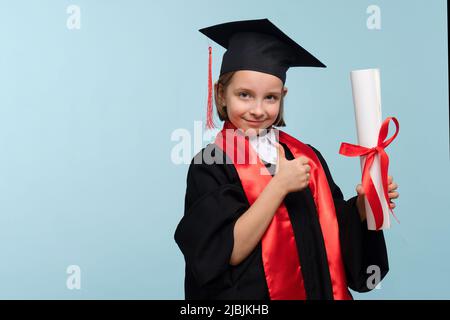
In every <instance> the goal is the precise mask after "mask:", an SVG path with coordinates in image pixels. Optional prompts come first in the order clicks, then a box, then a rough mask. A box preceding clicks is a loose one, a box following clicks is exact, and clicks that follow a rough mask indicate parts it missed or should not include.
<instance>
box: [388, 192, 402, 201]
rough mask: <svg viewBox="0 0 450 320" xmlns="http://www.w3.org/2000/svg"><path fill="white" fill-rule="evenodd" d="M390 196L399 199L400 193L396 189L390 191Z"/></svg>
mask: <svg viewBox="0 0 450 320" xmlns="http://www.w3.org/2000/svg"><path fill="white" fill-rule="evenodd" d="M388 196H389V199H397V198H398V197H399V196H400V194H399V193H398V192H397V191H394V192H389V193H388Z"/></svg>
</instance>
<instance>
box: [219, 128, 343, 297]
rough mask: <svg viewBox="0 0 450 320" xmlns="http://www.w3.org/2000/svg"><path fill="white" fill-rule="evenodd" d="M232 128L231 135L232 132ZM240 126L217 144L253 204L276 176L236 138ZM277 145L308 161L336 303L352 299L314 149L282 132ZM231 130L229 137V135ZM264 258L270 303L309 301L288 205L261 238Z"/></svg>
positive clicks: (327, 189) (243, 140) (324, 179)
mask: <svg viewBox="0 0 450 320" xmlns="http://www.w3.org/2000/svg"><path fill="white" fill-rule="evenodd" d="M226 129H232V130H231V133H234V134H230V130H226ZM236 129H237V128H236V127H235V126H234V125H233V124H232V123H231V122H230V121H225V123H224V126H223V129H222V130H221V131H220V132H219V133H218V134H217V136H216V140H215V144H216V145H217V146H219V147H220V148H221V149H222V150H223V151H224V152H225V153H226V154H227V155H228V157H229V158H230V159H231V161H232V162H233V165H234V166H235V168H236V170H237V172H238V175H239V178H240V180H241V183H242V186H243V188H244V191H245V195H246V196H247V199H248V202H249V204H250V205H252V204H253V203H254V202H255V200H256V199H257V198H258V196H259V194H260V193H261V192H262V191H263V190H264V188H265V187H266V185H267V184H268V183H269V181H270V179H272V176H271V175H270V173H269V172H268V170H267V168H266V167H265V166H264V164H263V163H262V162H261V160H260V159H259V157H258V155H257V153H256V151H255V150H253V148H252V147H251V146H250V143H249V141H248V136H245V135H243V134H238V133H236ZM274 130H277V132H278V133H279V141H280V142H282V143H284V144H286V145H287V146H288V148H289V150H290V151H291V152H292V154H293V155H294V157H295V158H298V157H299V156H301V155H303V156H305V157H307V158H308V159H309V165H310V166H311V171H310V182H309V188H310V189H311V193H312V195H313V197H314V202H315V204H316V209H317V214H318V217H319V222H320V227H321V230H322V234H323V239H324V243H325V249H326V254H327V260H328V267H329V271H330V276H331V284H332V288H333V298H334V299H336V300H343V299H351V296H350V295H349V293H348V290H347V281H346V277H345V270H344V264H343V262H342V258H341V248H340V241H339V229H338V223H337V218H336V212H335V208H334V202H333V197H332V195H331V191H330V187H329V185H328V180H327V177H326V175H325V172H324V170H323V168H322V166H321V163H320V160H319V158H318V157H317V155H316V154H315V152H314V150H312V149H311V148H310V147H308V146H307V145H305V144H304V143H302V142H300V141H299V140H297V139H295V138H294V137H292V136H290V135H288V134H287V133H285V132H283V131H281V130H278V129H274ZM227 131H228V134H227ZM262 259H263V266H264V273H265V277H266V282H267V286H268V289H269V295H270V299H272V300H292V299H301V300H303V299H306V298H307V296H306V292H305V287H304V283H303V275H302V271H301V264H300V259H299V256H298V251H297V245H296V242H295V238H294V231H293V229H292V225H291V221H290V218H289V214H288V211H287V209H286V206H285V205H284V203H281V205H280V206H279V208H278V209H277V211H276V212H275V215H274V217H273V219H272V222H271V223H270V225H269V227H268V228H267V230H266V232H265V233H264V235H263V238H262Z"/></svg>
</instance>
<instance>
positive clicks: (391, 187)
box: [388, 182, 398, 191]
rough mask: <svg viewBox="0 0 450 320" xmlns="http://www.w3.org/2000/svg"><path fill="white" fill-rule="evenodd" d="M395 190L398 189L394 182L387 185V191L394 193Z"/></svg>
mask: <svg viewBox="0 0 450 320" xmlns="http://www.w3.org/2000/svg"><path fill="white" fill-rule="evenodd" d="M397 188H398V184H396V183H395V182H394V183H391V184H389V185H388V191H394V190H396V189H397Z"/></svg>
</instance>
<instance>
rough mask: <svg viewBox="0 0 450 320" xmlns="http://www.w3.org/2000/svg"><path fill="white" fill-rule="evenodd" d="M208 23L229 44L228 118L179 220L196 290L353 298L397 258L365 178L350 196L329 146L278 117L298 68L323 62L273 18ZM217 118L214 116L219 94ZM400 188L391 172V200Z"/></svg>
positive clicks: (188, 288)
mask: <svg viewBox="0 0 450 320" xmlns="http://www.w3.org/2000/svg"><path fill="white" fill-rule="evenodd" d="M200 31H201V32H202V33H204V34H205V35H207V36H208V37H209V38H211V39H212V40H214V41H216V42H217V43H219V44H221V45H222V46H224V47H225V48H226V49H227V51H226V53H225V54H224V56H223V60H222V66H221V72H220V77H219V80H218V82H217V83H216V84H215V85H214V94H215V102H216V108H217V113H218V115H219V118H220V119H221V120H223V121H224V127H223V129H222V131H220V132H219V133H218V134H217V137H216V140H215V143H212V144H208V145H207V146H206V147H205V148H203V149H202V150H201V151H200V152H199V153H198V154H197V155H196V156H195V157H194V159H193V160H192V162H191V165H190V167H189V171H188V175H187V189H186V197H185V212H184V216H183V218H182V219H181V221H180V223H179V224H178V226H177V229H176V231H175V241H176V242H177V244H178V246H179V247H180V249H181V251H182V253H183V254H184V257H185V261H186V268H185V272H186V275H185V297H186V299H351V298H352V296H351V294H350V291H349V290H348V288H351V289H353V290H355V291H358V292H365V291H369V290H370V289H373V288H374V287H375V286H376V284H377V283H374V282H371V281H369V278H370V279H372V278H375V280H381V279H383V277H384V276H385V275H386V273H387V272H388V257H387V251H386V245H385V241H384V236H383V232H382V231H369V230H368V229H367V224H366V220H365V215H366V214H365V210H364V192H363V190H362V186H361V185H360V184H359V185H358V186H357V188H356V191H357V196H355V197H353V198H351V199H349V200H344V198H343V194H342V192H341V190H340V189H339V187H338V186H337V185H336V184H335V183H334V181H333V179H332V177H331V174H330V171H329V169H328V166H327V163H326V162H325V159H324V158H323V157H322V155H321V154H320V152H319V151H318V150H317V149H315V148H314V147H313V146H311V145H309V144H304V143H302V142H300V141H299V140H297V139H295V138H294V137H291V136H289V135H288V134H287V133H285V132H283V131H281V130H278V129H276V128H275V127H280V126H285V121H284V118H283V98H284V96H285V95H286V94H287V88H286V87H285V86H284V84H285V80H286V71H287V70H288V68H289V67H292V66H314V67H325V65H323V64H322V63H321V62H320V61H319V60H317V59H316V58H315V57H313V56H312V55H311V54H309V53H308V52H307V51H306V50H305V49H303V48H302V47H301V46H299V45H298V44H297V43H295V42H294V41H293V40H292V39H290V38H289V37H288V36H286V35H285V34H284V33H283V32H282V31H281V30H279V29H278V28H277V27H276V26H275V25H273V24H272V23H271V22H270V21H269V20H267V19H261V20H247V21H235V22H229V23H224V24H220V25H215V26H212V27H208V28H204V29H201V30H200ZM210 52H211V51H210ZM210 91H211V84H210ZM209 96H210V97H211V93H210V95H209ZM209 102H210V103H211V98H210V99H209ZM207 119H208V121H207V125H208V127H211V126H212V115H211V104H209V105H208V116H207ZM230 132H231V134H230ZM211 159H214V161H211ZM252 160H253V161H252ZM396 189H397V185H396V183H395V182H394V181H393V179H392V177H391V176H389V197H390V198H391V199H392V198H397V197H398V196H399V194H398V192H397V191H396ZM394 206H395V205H394V203H393V202H391V208H393V207H394ZM369 267H371V268H370V269H368V268H369ZM368 270H375V273H374V271H371V272H369V273H368ZM374 275H375V277H374Z"/></svg>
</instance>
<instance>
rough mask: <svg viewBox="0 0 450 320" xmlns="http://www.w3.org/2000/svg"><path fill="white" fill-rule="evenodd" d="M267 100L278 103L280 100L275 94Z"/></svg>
mask: <svg viewBox="0 0 450 320" xmlns="http://www.w3.org/2000/svg"><path fill="white" fill-rule="evenodd" d="M267 98H269V100H271V101H277V100H278V97H277V96H274V95H273V94H271V95H269V96H267Z"/></svg>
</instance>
